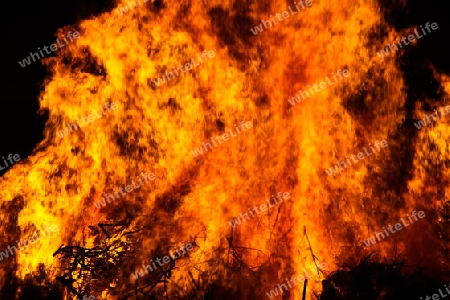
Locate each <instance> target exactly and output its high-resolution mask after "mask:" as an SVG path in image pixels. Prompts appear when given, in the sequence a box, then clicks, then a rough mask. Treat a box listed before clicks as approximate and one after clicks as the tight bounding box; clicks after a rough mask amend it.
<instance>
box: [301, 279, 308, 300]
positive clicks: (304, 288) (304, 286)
mask: <svg viewBox="0 0 450 300" xmlns="http://www.w3.org/2000/svg"><path fill="white" fill-rule="evenodd" d="M307 282H308V278H306V279H305V283H304V284H303V297H302V300H306V283H307Z"/></svg>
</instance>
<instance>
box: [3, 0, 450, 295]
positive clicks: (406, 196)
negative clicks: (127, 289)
mask: <svg viewBox="0 0 450 300" xmlns="http://www.w3.org/2000/svg"><path fill="white" fill-rule="evenodd" d="M126 5H127V2H126V1H122V2H120V3H118V4H117V8H120V7H124V6H126ZM290 5H293V3H290V2H289V1H270V2H269V1H260V2H258V3H256V2H253V1H244V2H239V1H235V2H231V1H229V2H226V3H225V2H221V1H209V2H208V3H204V2H202V3H200V2H197V1H193V2H191V1H185V0H182V1H179V2H177V4H172V3H168V2H166V1H153V2H150V1H149V2H146V3H141V4H140V5H137V6H136V7H135V8H133V9H130V10H129V11H128V12H127V13H123V15H122V16H120V15H119V14H118V13H117V11H116V9H117V8H115V9H114V10H113V11H110V12H105V13H102V14H101V15H99V16H97V17H95V18H92V19H89V20H84V21H82V22H81V23H80V24H78V25H76V26H75V27H72V26H66V27H64V28H62V29H60V30H59V31H58V32H57V35H58V36H64V35H65V34H66V32H67V31H69V30H72V31H74V30H78V31H79V32H80V38H79V39H78V40H75V41H74V42H72V43H69V44H68V45H67V46H66V47H64V48H62V49H61V50H59V52H57V57H54V58H47V59H45V62H44V63H45V64H46V65H47V66H48V68H49V70H51V72H52V74H51V76H50V77H49V78H48V80H47V81H46V83H45V88H44V89H43V91H42V94H41V96H40V107H41V111H48V113H49V119H48V122H47V126H46V128H45V139H44V140H43V141H42V142H41V143H40V144H39V145H37V147H36V149H35V151H34V152H33V154H32V155H31V156H30V157H28V158H27V159H26V160H24V161H23V162H21V163H18V164H16V165H15V166H14V167H13V168H12V169H10V170H9V171H8V172H7V173H6V174H5V175H4V176H3V178H1V179H0V187H1V189H0V199H2V201H3V207H4V210H5V211H6V210H7V209H10V210H11V211H14V212H15V216H16V218H17V219H16V220H15V221H14V217H13V216H8V215H6V213H4V214H3V216H2V222H4V224H5V223H6V222H7V224H12V225H10V228H11V232H10V233H8V234H9V235H10V238H8V239H7V240H5V241H4V243H3V244H2V246H3V245H4V246H5V247H6V245H12V243H13V239H18V238H25V237H27V236H29V235H30V234H32V233H33V232H34V231H36V230H42V228H45V227H46V226H49V225H56V226H57V227H58V228H59V231H58V232H57V233H55V234H54V235H53V236H51V237H48V238H45V239H41V240H40V241H38V242H36V243H34V244H30V245H29V246H28V247H26V248H24V249H21V250H20V251H18V252H17V254H16V258H15V259H16V263H17V267H16V269H15V274H16V276H18V277H19V278H24V277H25V276H26V274H29V273H31V272H32V271H34V270H36V268H37V267H38V265H39V264H40V263H43V264H44V265H45V266H46V267H51V266H57V265H58V264H59V263H58V260H57V259H56V258H54V257H53V256H52V254H53V253H54V252H55V251H56V250H57V249H58V248H59V247H60V246H61V245H62V244H64V245H84V246H86V247H92V246H94V245H95V243H96V240H95V237H94V235H93V234H92V232H91V231H90V230H89V226H92V225H96V224H97V223H98V222H99V221H104V222H115V221H117V220H122V219H123V218H129V220H131V221H130V222H129V228H140V227H143V226H144V227H145V226H147V227H151V228H152V231H150V232H149V235H146V236H140V242H141V244H140V246H139V247H138V249H136V252H135V255H136V262H134V261H133V262H130V263H129V265H128V266H129V269H128V270H124V271H123V272H124V274H125V273H126V274H128V276H127V277H125V276H124V277H123V278H122V279H121V280H122V281H120V282H119V283H117V282H116V283H112V282H111V286H112V287H117V286H122V285H132V284H133V283H132V280H131V279H130V277H129V274H131V272H134V271H135V270H136V269H137V268H138V267H139V265H140V264H142V263H147V262H149V261H150V254H151V253H155V251H160V250H161V249H165V251H166V252H165V253H169V248H170V249H174V248H176V247H175V245H178V244H179V243H180V242H183V243H188V242H189V241H190V240H192V239H194V240H195V242H196V245H197V248H196V249H195V250H194V251H193V253H192V254H189V260H186V261H185V262H184V263H182V264H181V265H180V269H179V270H178V271H176V272H174V274H173V278H172V281H173V282H176V283H177V285H178V287H181V288H182V289H184V290H187V291H190V290H195V289H194V287H193V284H192V281H189V279H187V278H189V276H191V277H192V278H193V279H194V280H197V281H200V282H202V284H205V285H207V284H212V283H213V280H214V279H213V278H216V279H219V278H222V279H223V278H228V279H227V280H224V281H223V283H222V284H223V285H224V286H228V287H229V289H231V290H233V289H234V290H236V289H237V288H236V287H235V285H234V284H233V283H232V281H233V280H234V279H236V277H227V276H234V275H230V273H229V272H230V271H229V270H230V269H233V268H240V269H241V271H242V270H248V272H249V274H259V277H258V279H252V280H254V281H257V283H256V285H257V286H258V287H259V289H260V292H259V293H260V296H261V297H265V293H266V292H269V291H270V289H273V288H274V287H276V285H277V284H278V283H282V281H284V278H285V277H290V276H294V275H299V274H302V272H303V270H305V269H308V270H311V269H313V268H314V267H315V266H316V265H317V264H320V263H323V262H324V263H326V264H327V265H328V266H329V268H328V271H324V273H320V276H319V275H317V276H316V275H315V276H314V277H313V279H312V280H310V281H308V299H312V298H311V297H313V296H312V291H316V292H320V289H321V284H320V282H321V280H322V279H323V278H324V277H325V276H326V274H329V272H330V271H331V270H334V269H336V268H337V266H338V265H339V264H341V263H344V262H353V263H356V262H357V261H358V260H359V259H361V258H362V257H364V256H365V255H367V254H368V253H369V252H370V250H375V251H377V252H378V253H379V257H380V258H381V257H383V256H386V257H393V256H396V254H397V253H398V252H400V253H403V255H404V256H405V257H408V258H411V259H412V260H415V259H416V261H417V260H418V258H419V257H420V256H421V255H423V254H424V253H426V249H425V248H424V247H423V246H420V245H421V244H420V242H423V241H425V240H427V238H426V237H425V236H423V235H417V234H415V232H417V231H414V230H419V229H418V228H417V229H414V230H410V231H409V230H405V232H406V233H404V234H403V235H401V236H400V235H399V237H398V238H397V237H396V242H395V243H387V242H385V243H378V244H377V245H375V246H373V249H367V248H364V247H363V245H362V241H363V240H365V239H366V238H367V237H368V236H369V235H370V234H372V233H373V231H374V230H377V229H379V228H381V227H382V226H385V225H386V224H388V223H389V222H391V223H392V222H394V223H396V222H397V221H398V220H399V219H400V218H402V217H404V216H405V215H406V214H407V213H409V212H411V211H413V210H418V209H424V210H430V209H433V208H434V207H435V205H437V204H436V203H438V202H436V201H437V200H438V199H428V198H429V196H431V197H434V196H433V195H435V193H436V191H435V189H436V187H437V185H429V184H427V182H428V181H429V180H430V176H431V175H430V170H429V168H428V167H427V166H425V165H423V160H424V159H425V158H424V157H425V156H426V157H428V155H429V154H430V150H428V149H427V147H429V146H428V145H429V144H430V143H433V144H434V145H435V147H436V150H435V151H436V152H433V153H436V154H434V155H436V157H433V158H432V160H433V161H440V160H444V159H445V158H446V157H448V153H447V148H446V144H445V142H444V141H445V140H446V139H447V138H448V133H447V132H450V131H448V130H447V124H446V123H445V122H440V123H439V124H438V125H436V126H435V127H432V128H431V127H430V128H426V129H425V130H422V131H420V132H419V133H418V137H417V141H416V143H415V144H414V145H413V146H414V147H415V149H414V151H415V153H416V155H415V156H414V158H413V160H412V166H411V171H410V172H411V178H410V180H408V182H406V183H405V186H407V189H405V190H401V191H397V192H395V189H394V188H392V187H390V186H388V184H387V183H388V182H389V178H390V177H391V176H396V175H395V174H398V171H399V170H400V169H401V167H402V166H401V164H402V162H399V161H397V159H396V157H400V156H401V152H402V151H403V150H402V149H403V147H404V145H405V143H407V142H408V141H407V140H406V139H405V138H404V137H400V138H399V137H398V136H400V135H399V131H400V130H401V128H400V126H401V124H402V122H404V120H405V118H406V117H407V112H406V111H405V108H404V105H405V101H406V97H407V95H406V94H405V83H404V81H403V79H402V77H403V76H402V72H401V70H400V69H399V67H398V65H397V63H396V55H397V54H391V55H390V56H388V57H386V58H384V59H380V58H379V57H377V56H376V52H377V51H379V50H380V49H381V48H383V47H384V45H386V43H387V42H389V41H391V40H392V39H393V37H394V36H398V33H397V32H395V30H394V29H393V28H390V27H389V26H388V25H387V24H386V23H385V22H384V21H383V20H382V18H381V16H380V7H379V4H378V3H377V2H376V1H362V0H343V1H339V2H330V1H327V2H325V1H322V0H313V1H312V5H311V7H309V8H307V9H304V10H301V11H300V12H298V14H295V15H291V16H290V17H289V18H288V19H285V20H284V21H283V22H280V23H277V24H275V25H274V26H272V27H270V28H268V29H267V30H264V31H263V32H261V33H259V34H258V35H256V36H254V35H253V34H252V33H251V31H250V29H251V28H254V27H255V26H257V25H258V24H259V23H260V22H261V20H268V19H269V18H270V15H274V14H275V13H282V12H283V11H287V10H288V7H289V6H290ZM324 28H326V29H324ZM380 28H383V29H384V30H386V31H387V32H389V34H388V36H387V37H386V38H382V37H381V36H380V35H379V33H378V32H379V29H380ZM411 47H413V46H411ZM204 50H213V51H214V52H215V57H214V58H211V59H208V60H207V61H204V62H203V63H202V64H200V65H199V66H197V67H195V68H193V69H192V70H190V71H186V73H183V74H180V76H176V77H175V78H173V79H172V80H170V81H167V84H165V85H162V86H160V87H156V86H155V85H154V84H152V81H154V80H155V79H156V78H159V77H162V76H163V75H164V72H165V71H167V70H169V71H170V70H173V68H176V67H177V66H179V65H182V64H185V63H186V62H188V61H190V60H191V59H192V58H193V59H197V58H198V56H197V54H201V53H202V51H204ZM398 52H399V53H400V54H398V55H401V52H400V51H398ZM340 69H341V70H343V69H348V70H349V73H350V76H349V77H347V78H345V79H343V80H341V81H338V82H336V83H335V84H334V85H333V86H329V87H327V88H326V89H324V90H322V91H321V92H318V93H315V94H314V95H312V96H311V97H310V98H307V99H306V100H303V101H302V102H301V103H300V104H297V105H295V106H291V105H290V104H289V103H288V101H287V100H288V99H290V98H292V97H293V96H294V95H295V94H297V93H298V91H300V90H307V89H308V86H312V85H314V84H316V83H320V82H321V81H323V79H324V78H325V77H330V78H331V77H332V74H334V73H335V72H337V70H340ZM435 77H436V80H438V81H439V82H441V84H442V86H443V87H444V88H445V94H448V93H449V90H450V81H449V79H448V78H445V77H443V76H442V75H440V74H439V73H438V72H435ZM106 103H116V104H117V109H115V110H111V111H109V112H107V113H106V114H105V115H104V116H102V117H101V118H98V119H96V120H95V121H93V122H91V123H89V124H87V125H85V126H83V127H82V128H81V129H79V130H76V131H74V132H71V133H70V134H69V135H67V136H63V137H62V138H60V137H58V136H57V132H59V131H60V130H63V129H64V127H65V126H66V125H67V124H68V123H74V122H76V120H80V119H81V118H82V117H88V116H89V115H91V114H94V112H99V111H100V110H101V108H103V107H104V106H105V104H106ZM414 113H415V114H416V117H417V118H419V117H420V118H423V117H424V115H423V114H424V110H423V108H421V107H417V108H416V111H415V112H414ZM242 121H243V122H246V121H249V122H251V124H252V125H253V128H252V129H249V130H248V131H246V132H242V133H241V134H239V135H238V136H237V137H234V138H231V139H229V140H228V141H224V142H223V143H222V144H220V145H217V147H214V148H213V149H211V150H210V151H207V152H206V153H205V154H203V155H201V156H199V157H193V155H192V154H191V152H192V151H193V150H194V149H196V148H198V147H199V145H200V144H201V143H202V142H204V141H207V140H210V139H211V138H213V137H214V136H216V135H222V134H223V133H225V132H226V130H228V129H230V128H231V129H234V128H235V124H239V123H241V122H242ZM411 125H412V124H411ZM375 140H386V141H387V142H388V143H389V147H388V148H386V149H384V150H383V151H381V152H379V153H377V154H374V155H373V156H371V157H368V158H366V159H365V160H364V161H362V162H360V163H359V164H357V165H354V166H352V167H351V168H349V170H347V171H346V172H341V174H339V175H338V176H333V177H330V176H327V175H326V172H325V170H326V169H328V168H329V167H331V166H333V165H335V164H336V163H337V161H338V160H339V159H341V158H343V157H345V156H347V155H350V154H355V153H356V152H358V151H357V150H358V149H362V148H363V147H366V146H367V145H368V143H370V142H372V141H375ZM408 146H411V145H408ZM144 172H147V173H149V172H152V173H154V174H155V180H154V181H152V182H150V183H148V184H146V185H144V186H142V187H141V188H140V189H136V190H134V191H133V192H130V193H127V195H126V196H124V197H122V198H120V199H119V200H116V201H115V202H114V203H108V204H107V205H106V206H105V207H103V208H101V209H97V208H96V207H95V206H94V203H97V202H98V201H100V200H101V198H102V197H103V195H104V194H107V193H115V192H116V191H117V189H118V188H119V187H122V186H125V185H127V184H130V182H131V180H133V178H136V177H137V176H140V175H141V174H142V173H144ZM445 172H447V171H445ZM442 175H443V176H444V177H445V178H448V174H446V173H445V174H442ZM278 192H289V193H290V196H291V197H290V199H288V200H286V201H284V202H283V203H281V204H280V205H279V206H277V207H276V208H274V209H271V210H270V211H268V212H267V213H263V214H261V215H257V216H256V217H254V218H252V219H251V220H248V221H246V222H244V223H243V224H241V225H240V226H237V227H235V228H232V227H231V226H230V222H231V221H232V219H233V218H237V217H238V216H239V215H240V214H241V213H245V212H248V208H252V207H254V206H259V205H261V204H264V203H265V201H266V199H270V198H271V196H272V195H276V194H277V193H278ZM425 199H427V201H426V202H425ZM431 200H433V201H431ZM434 200H436V201H434ZM5 203H6V204H5ZM393 207H395V209H393ZM428 222H431V220H428ZM425 223H426V222H424V225H418V227H419V226H422V227H423V228H426V227H427V226H429V224H428V223H427V224H425ZM430 239H432V238H428V240H430ZM8 243H9V244H8ZM408 245H409V246H408ZM411 245H415V247H411ZM5 247H3V248H2V249H0V250H3V249H5ZM231 248H233V249H231ZM230 249H231V250H230ZM233 251H234V252H233ZM230 253H231V254H230ZM233 253H234V256H233ZM237 257H239V258H240V260H239V259H237ZM246 268H247V269H246ZM242 272H247V271H242ZM187 274H189V276H187ZM205 274H208V276H210V277H211V278H209V279H203V278H204V276H205ZM252 278H253V277H252ZM203 280H206V282H203ZM249 280H250V279H249ZM234 282H236V280H235V281H234ZM243 285H244V283H242V285H241V286H240V288H244V287H243ZM302 290H303V284H300V285H298V286H296V287H294V288H293V289H291V290H290V291H289V293H290V294H291V297H292V299H301V296H302ZM107 291H108V288H105V290H104V291H103V296H104V297H111V299H113V298H112V296H110V295H109V294H108V293H107ZM169 292H175V287H171V288H170V289H169ZM196 292H197V293H206V290H200V291H196ZM186 293H187V292H186ZM108 295H109V296H108ZM199 295H200V294H199ZM108 299H109V298H108Z"/></svg>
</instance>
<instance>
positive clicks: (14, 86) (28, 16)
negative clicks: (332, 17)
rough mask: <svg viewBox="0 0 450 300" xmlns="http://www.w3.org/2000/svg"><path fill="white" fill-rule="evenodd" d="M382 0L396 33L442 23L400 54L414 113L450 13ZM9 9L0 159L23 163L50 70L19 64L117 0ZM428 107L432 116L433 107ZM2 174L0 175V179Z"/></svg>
mask: <svg viewBox="0 0 450 300" xmlns="http://www.w3.org/2000/svg"><path fill="white" fill-rule="evenodd" d="M237 1H246V0H237ZM379 1H380V2H381V4H382V5H383V7H385V8H386V10H385V11H384V15H385V18H386V20H387V21H388V22H389V23H391V25H393V26H394V27H396V28H397V30H399V29H402V28H407V27H410V26H413V25H415V26H419V25H424V24H425V23H426V22H437V23H438V25H439V29H438V30H433V31H432V32H431V33H430V34H427V35H426V36H425V37H424V38H421V39H420V40H419V44H418V46H417V47H415V46H408V47H404V48H403V49H402V50H401V51H405V55H404V56H402V58H400V59H401V61H400V64H401V66H402V68H403V69H404V71H405V80H406V85H407V86H409V87H410V88H409V90H408V101H407V103H406V106H407V107H406V109H407V111H412V108H413V106H414V105H413V104H414V101H417V100H416V99H417V98H419V97H424V96H427V97H430V98H436V99H437V96H436V95H437V94H438V92H439V91H438V84H437V83H436V82H435V81H434V80H433V79H432V77H431V75H432V73H431V70H430V68H429V63H430V62H431V63H433V64H434V65H435V66H437V69H438V70H439V71H444V72H446V73H448V74H449V73H450V59H449V56H450V45H449V43H448V40H449V37H450V34H449V33H450V31H449V30H448V28H449V26H448V23H449V22H450V18H448V16H447V13H448V10H447V8H446V5H445V4H443V3H445V1H443V0H434V1H428V0H427V1H426V3H423V2H425V1H420V2H419V1H408V7H407V9H404V8H402V7H401V6H400V5H398V3H397V2H396V1H391V0H379ZM289 2H290V1H289ZM292 2H293V1H292ZM5 5H9V6H10V7H9V8H8V7H5V6H4V7H3V15H2V22H4V23H5V24H4V25H3V26H2V28H5V30H6V33H5V34H3V40H2V44H3V47H2V50H1V51H2V53H4V54H3V55H1V58H0V61H1V64H0V65H1V67H2V72H3V74H4V75H3V80H2V81H1V90H2V91H3V93H2V97H1V100H0V111H1V112H2V114H1V117H0V157H1V156H6V155H8V154H9V153H12V154H16V153H17V154H19V155H20V157H21V158H22V159H25V158H26V157H27V156H29V155H30V154H31V152H32V150H33V148H34V147H35V146H36V144H37V143H38V142H39V141H41V140H42V139H43V135H42V131H43V128H44V124H45V121H46V118H47V117H46V115H45V114H44V115H38V114H37V110H38V95H39V91H40V89H41V85H42V82H43V80H44V78H45V75H46V70H45V68H44V67H42V66H41V65H40V62H39V61H36V62H32V63H31V65H29V66H26V67H25V68H22V67H21V66H20V65H19V64H18V61H22V59H24V58H26V57H27V56H28V55H29V53H30V52H31V51H33V52H37V48H38V47H41V48H42V46H44V45H46V46H49V45H50V44H52V43H53V42H54V41H55V36H54V34H55V32H56V30H57V29H58V28H60V27H62V26H64V25H70V24H76V23H77V22H78V21H80V20H82V19H86V18H90V17H93V16H95V15H97V14H99V13H101V12H102V11H106V10H110V9H111V8H113V6H114V3H113V0H101V1H100V0H95V1H94V0H82V1H80V0H79V1H67V2H62V1H60V0H59V1H56V0H46V1H40V2H35V1H29V2H15V1H9V2H8V3H7V4H5ZM173 5H176V2H174V3H173ZM324 30H326V28H324ZM374 55H375V53H374ZM46 56H49V55H46ZM429 109H430V112H432V107H430V108H429ZM410 121H411V119H410V118H407V120H406V121H405V122H410ZM411 125H412V124H411ZM411 127H412V126H411ZM0 162H1V161H0ZM4 172H5V171H3V172H0V175H2V174H3V173H4Z"/></svg>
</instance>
